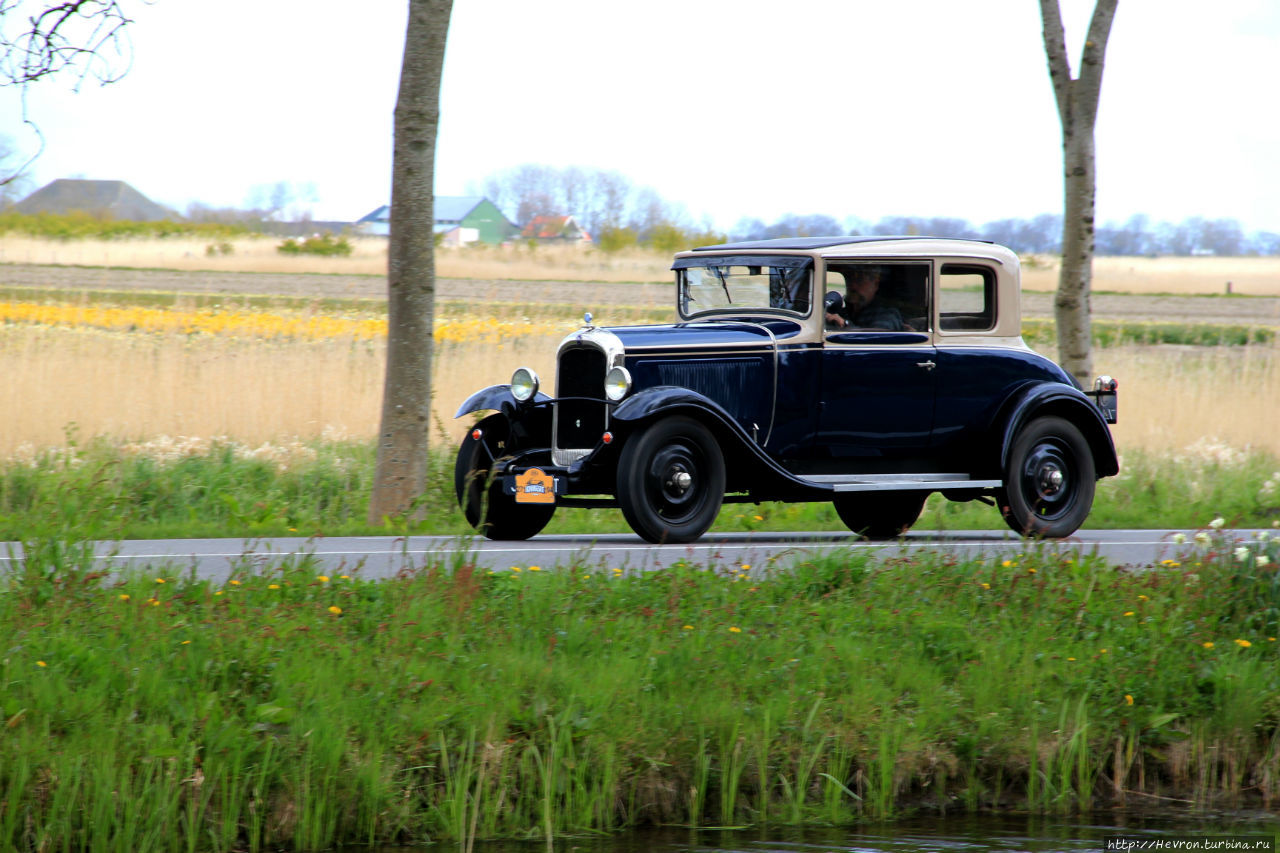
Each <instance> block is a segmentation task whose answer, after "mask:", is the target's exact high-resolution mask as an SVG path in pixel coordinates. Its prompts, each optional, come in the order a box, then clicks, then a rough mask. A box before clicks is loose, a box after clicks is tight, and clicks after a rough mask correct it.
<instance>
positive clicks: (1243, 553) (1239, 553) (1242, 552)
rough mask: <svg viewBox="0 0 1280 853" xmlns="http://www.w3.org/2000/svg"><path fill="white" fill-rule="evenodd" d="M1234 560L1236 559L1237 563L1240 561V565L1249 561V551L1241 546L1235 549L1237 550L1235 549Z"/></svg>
mask: <svg viewBox="0 0 1280 853" xmlns="http://www.w3.org/2000/svg"><path fill="white" fill-rule="evenodd" d="M1236 559H1237V560H1239V561H1240V562H1242V563H1243V562H1244V561H1245V560H1247V559H1249V549H1248V548H1246V547H1245V546H1244V545H1241V546H1240V547H1239V548H1237V549H1236Z"/></svg>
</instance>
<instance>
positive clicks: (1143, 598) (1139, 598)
mask: <svg viewBox="0 0 1280 853" xmlns="http://www.w3.org/2000/svg"><path fill="white" fill-rule="evenodd" d="M1138 600H1139V601H1150V600H1151V599H1149V598H1147V597H1146V596H1145V595H1140V596H1138Z"/></svg>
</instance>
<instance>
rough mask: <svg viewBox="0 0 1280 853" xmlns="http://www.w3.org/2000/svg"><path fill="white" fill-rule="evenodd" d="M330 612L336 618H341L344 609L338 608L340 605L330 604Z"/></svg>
mask: <svg viewBox="0 0 1280 853" xmlns="http://www.w3.org/2000/svg"><path fill="white" fill-rule="evenodd" d="M329 612H330V613H332V614H333V615H334V616H341V615H342V608H341V607H339V606H338V605H336V604H330V605H329Z"/></svg>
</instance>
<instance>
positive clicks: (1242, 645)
mask: <svg viewBox="0 0 1280 853" xmlns="http://www.w3.org/2000/svg"><path fill="white" fill-rule="evenodd" d="M1236 645H1237V646H1239V647H1240V648H1242V649H1247V648H1249V647H1250V646H1252V645H1253V643H1251V642H1249V641H1248V640H1236Z"/></svg>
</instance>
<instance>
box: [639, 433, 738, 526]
mask: <svg viewBox="0 0 1280 853" xmlns="http://www.w3.org/2000/svg"><path fill="white" fill-rule="evenodd" d="M724 485H725V472H724V457H723V456H721V455H720V447H719V445H718V444H716V441H715V438H714V437H713V436H712V435H711V433H710V431H708V430H707V428H706V427H704V426H703V425H702V424H700V423H698V422H697V421H695V420H693V419H692V418H685V417H671V418H665V419H663V420H660V421H657V422H656V423H654V424H652V425H651V426H649V427H647V428H646V429H645V430H644V431H642V432H640V433H639V434H637V435H634V436H632V437H631V439H629V440H628V441H627V443H626V444H625V445H624V446H623V448H622V454H621V456H620V457H619V459H618V490H617V497H618V505H619V506H620V507H621V508H622V515H623V516H624V517H625V518H626V519H627V523H628V524H630V525H631V529H632V530H634V531H635V532H636V533H637V534H638V535H639V536H640V538H642V539H644V540H645V541H646V542H653V543H655V544H660V543H667V542H692V541H694V540H695V539H697V538H698V537H700V536H701V535H702V534H704V533H706V532H707V529H708V528H709V527H711V523H712V522H714V521H715V520H716V515H717V514H718V513H719V512H720V503H721V502H722V501H723V500H724Z"/></svg>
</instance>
